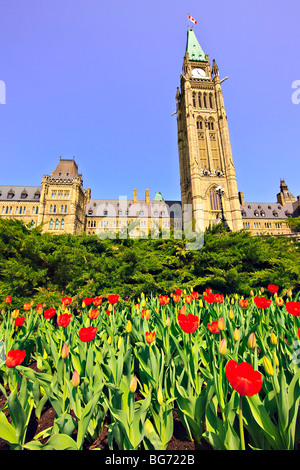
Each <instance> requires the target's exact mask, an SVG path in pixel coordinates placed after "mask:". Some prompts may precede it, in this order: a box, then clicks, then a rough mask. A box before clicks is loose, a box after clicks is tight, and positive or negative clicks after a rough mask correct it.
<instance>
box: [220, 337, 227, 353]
mask: <svg viewBox="0 0 300 470" xmlns="http://www.w3.org/2000/svg"><path fill="white" fill-rule="evenodd" d="M226 352H227V340H226V338H223V339H222V341H220V344H219V353H220V354H221V355H222V356H225V354H226Z"/></svg>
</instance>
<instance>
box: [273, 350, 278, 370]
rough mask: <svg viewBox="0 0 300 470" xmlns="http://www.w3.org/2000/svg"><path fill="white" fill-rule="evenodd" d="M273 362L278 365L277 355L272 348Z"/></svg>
mask: <svg viewBox="0 0 300 470" xmlns="http://www.w3.org/2000/svg"><path fill="white" fill-rule="evenodd" d="M274 362H275V366H276V367H278V366H279V361H278V357H277V356H276V352H275V349H274V350H273V363H274Z"/></svg>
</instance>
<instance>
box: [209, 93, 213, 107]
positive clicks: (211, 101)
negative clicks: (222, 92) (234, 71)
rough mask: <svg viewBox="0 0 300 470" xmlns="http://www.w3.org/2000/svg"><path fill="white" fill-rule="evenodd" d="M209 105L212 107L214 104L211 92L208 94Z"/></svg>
mask: <svg viewBox="0 0 300 470" xmlns="http://www.w3.org/2000/svg"><path fill="white" fill-rule="evenodd" d="M209 106H210V108H213V107H214V106H213V97H212V94H211V93H210V94H209Z"/></svg>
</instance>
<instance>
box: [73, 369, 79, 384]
mask: <svg viewBox="0 0 300 470" xmlns="http://www.w3.org/2000/svg"><path fill="white" fill-rule="evenodd" d="M71 382H72V385H73V387H78V385H79V384H80V377H79V374H78V372H77V370H74V372H73V375H72V379H71Z"/></svg>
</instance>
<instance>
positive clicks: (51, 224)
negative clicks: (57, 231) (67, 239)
mask: <svg viewBox="0 0 300 470" xmlns="http://www.w3.org/2000/svg"><path fill="white" fill-rule="evenodd" d="M52 229H53V220H52V219H51V220H50V223H49V230H52Z"/></svg>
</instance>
